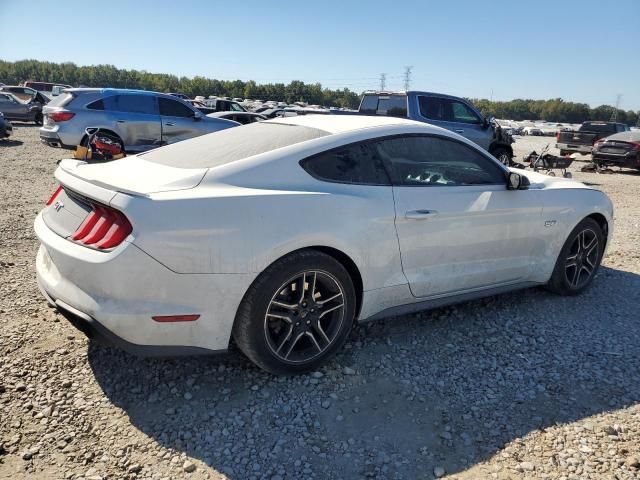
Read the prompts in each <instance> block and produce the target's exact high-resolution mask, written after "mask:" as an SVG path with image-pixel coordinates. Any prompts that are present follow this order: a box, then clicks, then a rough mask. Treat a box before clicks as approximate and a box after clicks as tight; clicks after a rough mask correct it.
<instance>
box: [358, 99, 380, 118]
mask: <svg viewBox="0 0 640 480" xmlns="http://www.w3.org/2000/svg"><path fill="white" fill-rule="evenodd" d="M377 109H378V96H377V95H365V96H364V97H362V102H360V113H364V114H365V115H375V114H376V110H377Z"/></svg>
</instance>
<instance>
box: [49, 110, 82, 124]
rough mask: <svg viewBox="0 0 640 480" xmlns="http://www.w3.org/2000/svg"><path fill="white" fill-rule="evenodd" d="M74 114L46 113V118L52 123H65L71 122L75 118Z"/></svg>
mask: <svg viewBox="0 0 640 480" xmlns="http://www.w3.org/2000/svg"><path fill="white" fill-rule="evenodd" d="M75 115H76V114H75V113H73V112H49V113H47V117H48V118H49V119H51V120H53V121H54V122H66V121H67V120H71V119H72V118H73V117H75Z"/></svg>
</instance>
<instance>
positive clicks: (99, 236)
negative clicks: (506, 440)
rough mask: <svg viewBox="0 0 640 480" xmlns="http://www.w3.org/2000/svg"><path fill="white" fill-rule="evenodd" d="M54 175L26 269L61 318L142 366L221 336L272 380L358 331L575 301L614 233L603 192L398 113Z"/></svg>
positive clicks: (288, 127) (247, 133)
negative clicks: (549, 298) (533, 300)
mask: <svg viewBox="0 0 640 480" xmlns="http://www.w3.org/2000/svg"><path fill="white" fill-rule="evenodd" d="M55 176H56V179H57V181H58V182H59V186H58V187H57V189H56V190H55V192H54V193H53V195H52V197H51V198H50V200H49V201H48V202H47V204H46V206H45V207H44V209H43V210H42V212H41V213H40V214H39V215H38V216H37V218H36V220H35V232H36V234H37V236H38V238H39V240H40V243H41V246H40V249H39V251H38V254H37V259H36V271H37V280H38V284H39V286H40V289H41V290H42V293H43V294H44V296H45V297H46V299H47V300H48V301H49V302H50V303H51V304H52V305H55V306H56V308H57V310H58V311H59V312H60V313H61V314H62V315H64V316H65V317H66V318H68V319H69V320H70V321H71V322H72V323H73V324H74V325H75V326H77V327H78V328H79V329H81V330H82V331H84V332H85V333H87V335H88V336H89V337H91V338H93V339H95V340H98V341H102V342H104V343H107V344H111V345H116V346H119V347H121V348H123V349H125V350H128V351H130V352H134V353H137V354H142V355H161V356H168V355H178V354H207V353H213V352H217V351H225V350H227V348H228V347H229V343H230V341H231V338H232V337H233V339H234V340H235V343H236V344H237V345H238V347H239V348H240V350H242V352H244V354H245V355H246V356H247V357H248V358H249V359H250V360H252V361H253V362H254V363H255V364H256V365H258V366H260V367H261V368H263V369H265V370H267V371H269V372H272V373H275V374H294V373H300V372H306V371H310V370H315V369H317V368H319V367H320V366H321V365H323V364H324V363H326V362H327V361H328V360H329V359H330V358H331V357H332V356H333V355H334V354H335V353H336V352H337V351H338V350H339V349H340V347H341V346H342V345H343V344H344V342H345V340H346V339H347V337H348V335H349V332H350V330H351V327H352V326H353V324H354V322H356V321H368V320H375V319H379V318H383V317H389V316H395V315H400V314H405V313H409V312H413V311H418V310H423V309H427V308H434V307H439V306H443V305H447V304H452V303H456V302H461V301H467V300H471V299H475V298H480V297H485V296H490V295H496V294H499V293H502V292H507V291H512V290H517V289H522V288H527V287H533V286H546V287H547V288H548V289H549V290H551V291H552V292H555V293H557V294H559V295H576V294H579V293H581V292H583V291H584V290H585V289H586V288H588V287H589V285H590V284H591V282H592V281H593V279H594V277H595V275H596V273H597V271H598V267H599V265H600V261H601V259H602V256H603V254H604V252H605V249H606V248H607V245H609V243H610V239H611V235H612V233H613V206H612V203H611V201H610V200H609V198H608V197H607V196H606V195H605V194H604V193H603V192H601V191H599V190H596V189H594V188H590V187H588V186H587V185H584V184H582V183H579V182H576V181H573V180H568V179H565V178H554V177H549V176H546V175H542V174H539V173H535V172H529V171H527V172H524V171H522V170H517V169H509V168H507V167H506V166H505V165H503V164H502V163H500V162H499V161H498V160H496V158H495V157H493V156H492V155H490V154H489V153H488V152H487V151H486V150H484V149H482V148H480V147H479V146H478V145H477V144H476V143H474V142H471V141H470V140H468V139H466V138H464V137H462V136H461V135H458V134H456V133H454V132H451V131H450V130H447V129H443V128H439V127H436V126H433V125H429V124H427V123H421V122H415V121H412V120H408V119H402V118H398V117H384V116H382V117H373V116H364V115H349V116H342V117H340V116H333V115H304V116H297V117H285V118H279V119H274V120H268V121H263V122H256V123H252V124H250V125H246V126H243V127H242V128H230V129H227V130H223V131H221V132H217V133H215V134H212V135H203V136H200V137H198V138H194V139H191V140H186V141H184V142H180V143H177V144H174V145H169V146H166V147H162V148H158V149H156V150H151V151H148V152H145V153H142V154H139V155H135V156H130V157H127V158H125V159H122V160H115V161H112V162H108V163H100V164H87V163H85V162H82V161H78V160H62V161H61V162H60V164H59V167H58V169H57V170H56V173H55ZM549 225H553V228H549Z"/></svg>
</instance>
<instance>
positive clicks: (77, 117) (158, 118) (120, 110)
mask: <svg viewBox="0 0 640 480" xmlns="http://www.w3.org/2000/svg"><path fill="white" fill-rule="evenodd" d="M43 113H44V125H43V126H42V128H40V140H41V141H42V142H43V143H46V144H47V145H49V146H52V147H63V148H75V146H76V145H80V144H81V143H82V141H83V140H84V138H85V135H86V129H87V128H88V127H90V128H100V130H102V131H104V132H108V133H111V134H112V135H114V136H116V137H117V138H118V139H119V140H121V143H122V145H124V149H125V151H127V152H141V151H144V150H149V149H151V148H155V147H159V146H161V145H166V144H169V143H175V142H179V141H181V140H186V139H188V138H192V137H197V136H199V135H203V134H205V133H212V132H216V131H218V130H223V129H225V128H230V127H235V126H237V125H239V124H238V123H236V122H232V121H230V120H223V119H218V118H208V117H206V116H204V115H203V114H202V113H201V112H199V111H198V110H197V109H195V108H193V107H192V106H191V105H188V104H187V103H185V102H184V101H182V100H180V99H179V98H176V97H174V96H171V95H169V94H165V93H156V92H147V91H143V90H125V89H112V88H105V89H100V88H72V89H67V90H65V91H64V92H63V93H62V94H61V95H59V96H57V97H55V98H54V99H53V100H52V101H51V102H50V103H49V104H48V105H47V106H46V107H45V108H44V110H43Z"/></svg>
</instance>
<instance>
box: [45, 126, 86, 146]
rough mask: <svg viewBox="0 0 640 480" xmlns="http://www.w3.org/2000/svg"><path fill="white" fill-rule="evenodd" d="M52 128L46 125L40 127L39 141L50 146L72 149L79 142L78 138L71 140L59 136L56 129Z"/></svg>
mask: <svg viewBox="0 0 640 480" xmlns="http://www.w3.org/2000/svg"><path fill="white" fill-rule="evenodd" d="M56 128H57V127H54V129H48V128H47V127H41V128H40V141H41V142H42V143H44V144H45V145H49V146H50V147H60V148H65V149H67V150H73V149H75V148H76V146H77V145H78V144H79V143H80V140H81V138H80V139H78V141H77V142H75V141H73V140H69V139H68V138H63V137H61V136H60V134H59V133H58V131H57V130H56Z"/></svg>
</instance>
